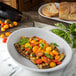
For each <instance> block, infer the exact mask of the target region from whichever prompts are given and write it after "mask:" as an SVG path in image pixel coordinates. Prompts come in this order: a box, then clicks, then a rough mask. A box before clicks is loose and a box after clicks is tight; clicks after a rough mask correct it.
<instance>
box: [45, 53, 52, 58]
mask: <svg viewBox="0 0 76 76" xmlns="http://www.w3.org/2000/svg"><path fill="white" fill-rule="evenodd" d="M45 56H47V57H48V58H50V59H53V56H52V55H49V54H48V53H45Z"/></svg>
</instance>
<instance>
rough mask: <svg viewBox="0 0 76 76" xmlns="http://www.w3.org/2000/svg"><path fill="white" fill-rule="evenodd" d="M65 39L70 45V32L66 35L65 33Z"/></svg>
mask: <svg viewBox="0 0 76 76" xmlns="http://www.w3.org/2000/svg"><path fill="white" fill-rule="evenodd" d="M64 39H65V40H66V41H67V42H68V43H71V37H70V34H69V32H66V33H65V35H64Z"/></svg>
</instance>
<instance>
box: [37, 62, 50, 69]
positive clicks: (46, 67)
mask: <svg viewBox="0 0 76 76" xmlns="http://www.w3.org/2000/svg"><path fill="white" fill-rule="evenodd" d="M37 66H38V68H39V69H48V68H50V66H49V65H48V64H47V63H42V64H38V65H37Z"/></svg>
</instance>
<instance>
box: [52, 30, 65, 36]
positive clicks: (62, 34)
mask: <svg viewBox="0 0 76 76" xmlns="http://www.w3.org/2000/svg"><path fill="white" fill-rule="evenodd" d="M51 31H52V32H53V33H55V34H57V35H58V36H60V37H63V36H64V35H65V31H63V30H60V29H53V30H51Z"/></svg>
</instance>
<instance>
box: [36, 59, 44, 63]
mask: <svg viewBox="0 0 76 76" xmlns="http://www.w3.org/2000/svg"><path fill="white" fill-rule="evenodd" d="M35 62H36V64H41V63H42V62H43V61H42V59H37V60H36V61H35Z"/></svg>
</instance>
